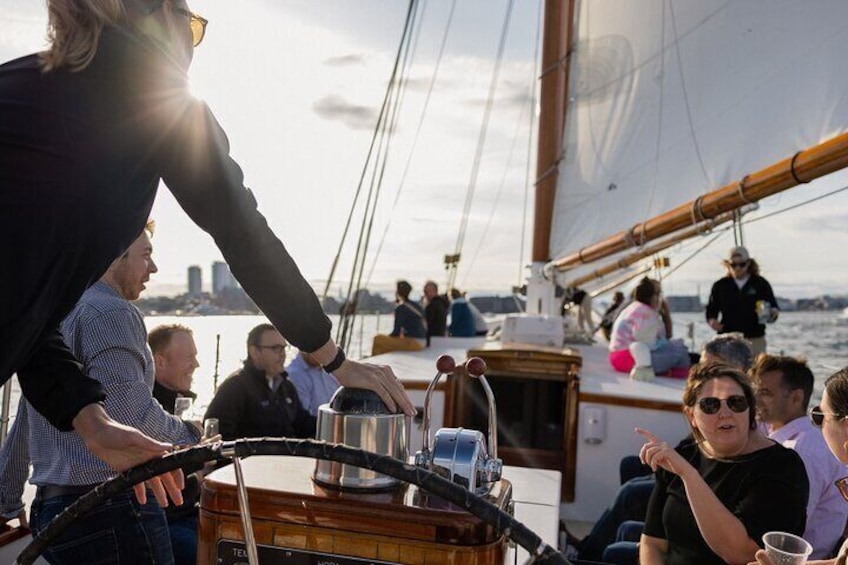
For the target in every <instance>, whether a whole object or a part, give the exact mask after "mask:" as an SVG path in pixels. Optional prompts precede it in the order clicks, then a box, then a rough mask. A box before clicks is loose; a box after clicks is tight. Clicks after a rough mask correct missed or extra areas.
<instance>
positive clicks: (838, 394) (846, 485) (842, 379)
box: [749, 367, 848, 565]
mask: <svg viewBox="0 0 848 565" xmlns="http://www.w3.org/2000/svg"><path fill="white" fill-rule="evenodd" d="M810 419H811V420H812V421H813V424H815V425H816V426H818V427H820V428H821V430H822V434H823V435H824V440H825V442H826V443H827V447H828V448H829V449H830V451H831V453H833V456H834V457H836V458H837V459H838V460H839V461H840V462H841V463H843V464H845V465H848V367H846V368H844V369H841V370H839V371H837V372H836V373H834V374H832V375H831V376H829V377H828V378H827V380H826V381H825V382H824V393H823V394H822V400H821V404H819V405H818V406H815V407H813V408H812V409H811V410H810ZM836 486H837V487H839V492H840V493H841V494H842V498H844V499H845V501H846V502H848V477H845V478H843V479H840V480H838V481H837V482H836ZM756 557H757V560H756V561H752V562H751V563H750V564H749V565H777V564H776V563H774V562H773V561H772V560H771V559H769V557H768V555H766V552H765V551H758V552H757V555H756ZM846 562H848V540H846V541H845V543H843V544H842V547H841V548H840V550H839V554H838V556H837V557H836V558H835V559H826V560H823V561H808V562H807V564H808V565H845V564H846Z"/></svg>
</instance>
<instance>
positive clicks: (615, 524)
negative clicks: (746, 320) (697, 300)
mask: <svg viewBox="0 0 848 565" xmlns="http://www.w3.org/2000/svg"><path fill="white" fill-rule="evenodd" d="M708 363H724V364H725V365H730V366H732V367H735V368H737V369H740V370H742V371H748V369H750V368H751V364H752V363H753V353H752V352H751V345H750V344H749V343H748V341H747V340H746V339H745V338H743V337H742V334H735V333H734V334H722V335H717V336H715V337H714V338H712V339H711V340H710V341H708V342H707V343H706V344H705V345H704V348H703V349H702V350H701V364H702V365H706V364H708ZM687 439H688V438H687ZM687 439H684V440H683V441H687ZM619 467H620V473H621V488H620V489H618V493H616V496H615V498H614V499H613V502H612V504H611V505H610V507H609V508H607V509H606V510H605V511H604V513H603V514H602V515H601V517H600V518H599V519H598V521H597V522H595V525H594V527H593V528H592V531H591V533H590V534H589V535H588V536H586V537H585V538H583V539H582V540H580V541H579V542H578V543H576V544H575V546H576V547H577V549H578V552H579V556H580V559H586V560H594V561H597V560H599V559H600V560H601V561H604V562H615V561H616V559H615V558H613V555H615V556H617V557H618V559H617V560H621V556H622V555H625V554H630V555H632V559H631V560H630V561H631V562H634V563H635V562H636V558H637V556H638V548H637V547H636V544H635V543H629V540H622V539H621V538H622V536H621V535H620V534H621V533H623V532H619V530H620V529H621V526H622V524H624V523H626V522H630V523H631V525H630V526H629V529H630V530H633V529H634V526H633V525H632V523H633V522H634V521H639V522H644V520H645V514H646V512H647V510H648V500H650V498H651V493H652V492H653V490H654V484H655V482H656V481H655V479H654V474H653V472H652V471H651V468H650V467H648V466H647V465H643V464H642V463H641V461H640V460H639V457H638V456H636V455H628V456H627V457H624V458H623V459H622V460H621V463H620V465H619ZM637 539H638V537H637ZM614 542H616V543H614Z"/></svg>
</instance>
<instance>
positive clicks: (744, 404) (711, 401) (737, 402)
mask: <svg viewBox="0 0 848 565" xmlns="http://www.w3.org/2000/svg"><path fill="white" fill-rule="evenodd" d="M722 400H724V403H725V404H727V407H728V408H730V411H731V412H736V413H737V414H739V413H741V412H744V411H745V410H747V409H748V399H747V398H745V397H744V396H742V395H741V394H734V395H732V396H728V397H727V398H725V399H721V398H716V397H714V396H708V397H706V398H702V399H701V400H699V401H698V408H700V409H701V412H703V413H704V414H716V413H717V412H718V411H719V410H721V401H722Z"/></svg>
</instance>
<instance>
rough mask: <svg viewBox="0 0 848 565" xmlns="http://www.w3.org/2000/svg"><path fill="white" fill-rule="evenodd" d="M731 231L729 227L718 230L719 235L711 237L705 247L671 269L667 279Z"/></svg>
mask: <svg viewBox="0 0 848 565" xmlns="http://www.w3.org/2000/svg"><path fill="white" fill-rule="evenodd" d="M729 229H730V228H729V227H724V228H721V229H719V230H718V233H716V234H715V235H713V237H711V238H710V240H709V241H708V242H706V243H705V244H704V245H702V246H701V247H699V248H698V249H696V250H695V251H693V252H692V254H691V255H689V257H687V258H686V259H684V260H683V261H681V262H680V263H679V264H678V265H676V266H675V267H673V268H671V269H669V271H668V272H667V273H666V274H665V276H666V278H668V277H670V276H671V275H672V274H673V273H674V272H675V271H677V269H679V268H680V267H682V266H683V265H685V264H686V263H688V262H689V261H691V260H692V259H694V258H695V257H696V256H697V255H699V254H700V253H701V252H702V251H704V250H705V249H706V248H707V247H709V246H710V245H712V244H713V243H715V241H716V240H717V239H718V238H719V237H721V236H723V235H724V232H726V231H727V230H729Z"/></svg>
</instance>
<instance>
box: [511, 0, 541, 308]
mask: <svg viewBox="0 0 848 565" xmlns="http://www.w3.org/2000/svg"><path fill="white" fill-rule="evenodd" d="M541 14H542V0H539V2H538V3H537V5H536V21H539V20H540V19H541ZM541 29H542V24H541V23H540V24H539V25H537V26H536V43H535V45H536V48H535V50H534V51H533V76H534V77H535V76H536V72H537V69H538V65H539V63H538V61H539V46H540V44H541V42H540V41H539V33H540V31H541ZM532 84H533V89H532V91H531V94H530V97H531V99H532V100H533V101H534V102H535V101H536V84H537V81H536V80H535V79H534V80H533V81H532ZM535 129H536V112H530V132H531V133H530V135H528V136H527V162H526V165H525V168H524V206H523V213H522V215H521V245H520V246H519V248H518V277H517V279H516V281H517V282H516V285H515V286H521V284H522V283H523V282H524V243H525V239H526V237H527V207H528V203H529V201H530V184H531V180H530V179H532V174H533V172H532V164H531V162H532V159H531V155H532V154H533V132H534V131H535ZM519 310H521V308H519Z"/></svg>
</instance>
